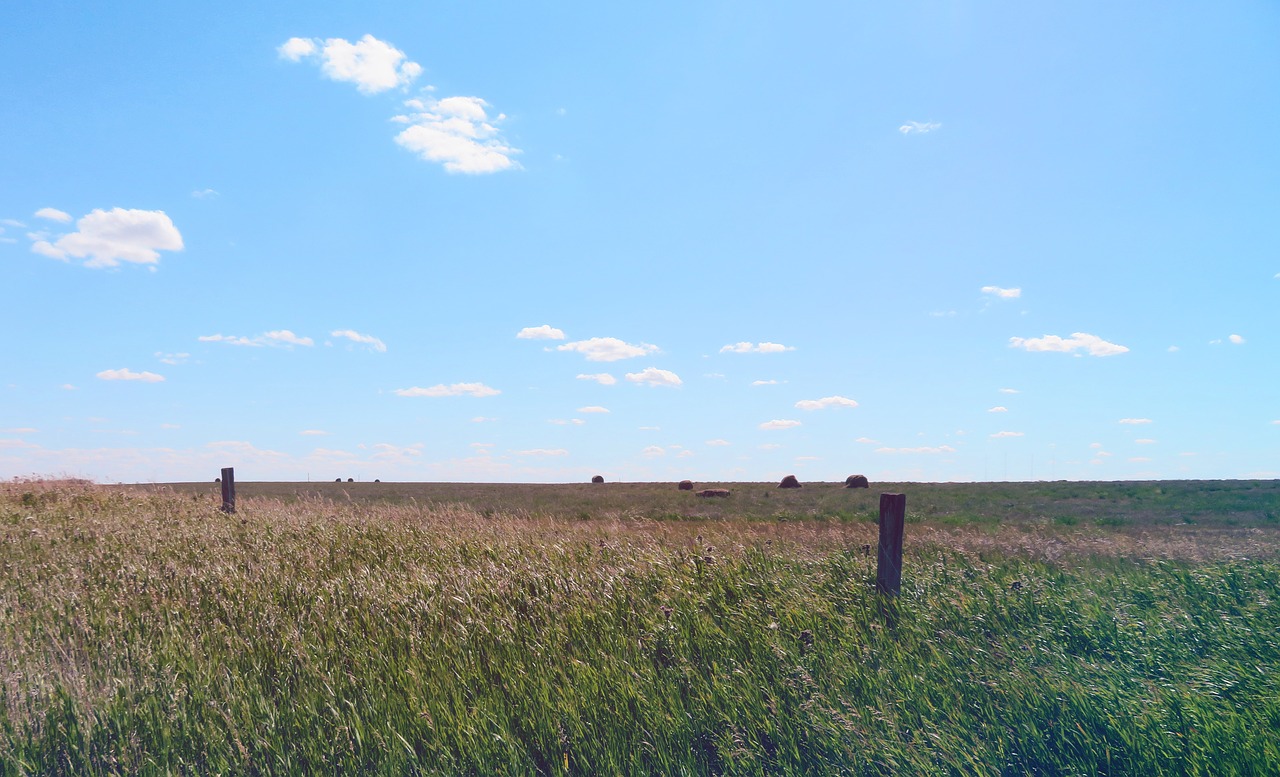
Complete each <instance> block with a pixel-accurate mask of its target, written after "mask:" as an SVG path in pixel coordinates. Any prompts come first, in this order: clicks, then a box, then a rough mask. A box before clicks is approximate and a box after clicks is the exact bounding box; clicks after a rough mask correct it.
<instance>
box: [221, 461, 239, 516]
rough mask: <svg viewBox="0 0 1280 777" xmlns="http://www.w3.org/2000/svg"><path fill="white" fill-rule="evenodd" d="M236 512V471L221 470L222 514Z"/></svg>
mask: <svg viewBox="0 0 1280 777" xmlns="http://www.w3.org/2000/svg"><path fill="white" fill-rule="evenodd" d="M235 511H236V470H235V467H223V468H222V512H224V513H234V512H235Z"/></svg>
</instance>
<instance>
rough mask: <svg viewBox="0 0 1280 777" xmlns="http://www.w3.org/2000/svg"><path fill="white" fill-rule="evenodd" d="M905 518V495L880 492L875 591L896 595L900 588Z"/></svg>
mask: <svg viewBox="0 0 1280 777" xmlns="http://www.w3.org/2000/svg"><path fill="white" fill-rule="evenodd" d="M906 520H907V495H906V494H881V495H880V552H879V557H878V558H877V560H876V591H878V592H879V593H882V594H888V595H889V596H897V595H898V593H899V592H900V591H901V590H902V529H903V526H904V524H905V523H906Z"/></svg>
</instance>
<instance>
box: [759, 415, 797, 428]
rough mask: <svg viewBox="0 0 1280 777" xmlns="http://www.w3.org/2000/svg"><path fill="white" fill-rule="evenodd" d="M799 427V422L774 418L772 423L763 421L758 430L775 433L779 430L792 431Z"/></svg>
mask: <svg viewBox="0 0 1280 777" xmlns="http://www.w3.org/2000/svg"><path fill="white" fill-rule="evenodd" d="M800 425H801V423H800V422H799V421H792V420H788V419H777V418H775V419H774V420H772V421H765V422H764V423H762V424H760V427H759V428H761V429H764V430H766V431H776V430H779V429H794V428H796V427H797V426H800Z"/></svg>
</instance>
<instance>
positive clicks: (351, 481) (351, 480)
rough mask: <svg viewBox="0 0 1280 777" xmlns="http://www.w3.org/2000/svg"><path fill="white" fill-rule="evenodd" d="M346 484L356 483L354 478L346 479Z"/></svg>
mask: <svg viewBox="0 0 1280 777" xmlns="http://www.w3.org/2000/svg"><path fill="white" fill-rule="evenodd" d="M347 482H348V483H354V482H356V479H355V478H347Z"/></svg>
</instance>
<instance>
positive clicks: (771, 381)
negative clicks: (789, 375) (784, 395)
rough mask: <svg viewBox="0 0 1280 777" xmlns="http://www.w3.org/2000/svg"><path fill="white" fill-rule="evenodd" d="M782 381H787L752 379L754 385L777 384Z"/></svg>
mask: <svg viewBox="0 0 1280 777" xmlns="http://www.w3.org/2000/svg"><path fill="white" fill-rule="evenodd" d="M782 383H785V381H779V380H753V381H751V385H753V386H777V385H781V384H782Z"/></svg>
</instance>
